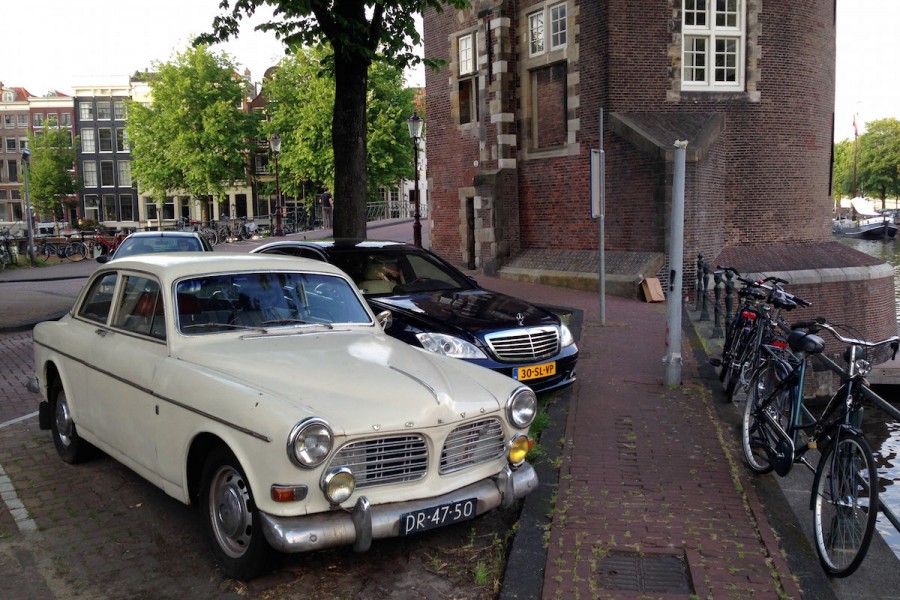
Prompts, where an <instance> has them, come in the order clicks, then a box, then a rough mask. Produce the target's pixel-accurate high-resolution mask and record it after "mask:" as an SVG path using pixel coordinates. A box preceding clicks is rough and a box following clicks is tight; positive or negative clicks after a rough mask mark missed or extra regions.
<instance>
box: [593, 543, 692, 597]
mask: <svg viewBox="0 0 900 600" xmlns="http://www.w3.org/2000/svg"><path fill="white" fill-rule="evenodd" d="M597 570H598V583H599V585H600V587H601V588H602V589H607V590H623V591H629V592H639V593H644V592H655V593H662V594H693V593H694V587H693V586H692V585H691V578H690V575H689V574H688V566H687V561H686V560H685V558H684V556H680V555H679V556H672V555H661V554H658V555H652V554H650V555H646V554H644V555H641V554H635V553H625V552H613V553H611V554H610V555H609V556H607V557H605V558H603V559H601V560H600V561H599V562H598V565H597Z"/></svg>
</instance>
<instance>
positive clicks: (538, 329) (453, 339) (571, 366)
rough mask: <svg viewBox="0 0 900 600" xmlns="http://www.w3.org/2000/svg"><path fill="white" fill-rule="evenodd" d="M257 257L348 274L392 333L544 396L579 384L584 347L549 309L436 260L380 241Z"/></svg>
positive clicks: (284, 246) (293, 246)
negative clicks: (386, 318) (385, 314)
mask: <svg viewBox="0 0 900 600" xmlns="http://www.w3.org/2000/svg"><path fill="white" fill-rule="evenodd" d="M251 252H253V253H263V254H283V255H287V256H299V257H304V258H312V259H316V260H322V261H325V262H329V263H332V264H334V265H337V266H338V267H340V268H341V269H343V270H344V272H346V273H347V274H348V275H350V277H351V278H352V279H353V281H355V282H356V285H357V286H358V287H359V289H360V291H361V292H362V294H363V296H364V297H365V298H366V300H367V301H368V302H369V305H370V306H371V307H372V310H373V311H374V312H376V313H378V312H381V311H384V310H388V311H390V312H391V315H392V323H391V325H390V326H389V327H388V328H387V330H386V331H387V333H388V334H390V335H391V336H393V337H395V338H397V339H400V340H402V341H404V342H406V343H408V344H412V345H414V346H419V347H421V348H424V349H426V350H429V351H431V352H436V353H439V354H444V355H447V356H451V357H454V358H461V359H463V360H467V361H469V362H473V363H475V364H478V365H481V366H484V367H487V368H489V369H493V370H495V371H499V372H501V373H503V374H505V375H508V376H510V377H513V378H514V379H517V380H519V381H521V382H523V383H526V384H528V385H529V386H530V387H531V388H532V389H534V390H535V391H537V392H544V391H547V390H552V389H555V388H559V387H562V386H566V385H568V384H570V383H572V382H573V381H575V363H576V362H577V361H578V347H577V346H576V345H575V340H574V339H573V337H572V334H571V332H570V331H569V328H568V327H566V325H565V324H564V323H563V322H562V321H561V320H560V318H559V316H558V315H557V314H555V313H553V312H551V311H549V310H546V309H544V308H541V307H539V306H535V305H533V304H530V303H528V302H526V301H524V300H520V299H518V298H513V297H511V296H507V295H505V294H499V293H497V292H492V291H489V290H486V289H484V288H481V287H479V286H478V284H477V283H476V282H475V280H474V279H472V278H471V277H469V276H467V275H466V274H465V273H462V272H461V271H459V270H458V269H456V268H455V267H454V266H453V265H451V264H450V263H448V262H447V261H445V260H443V259H442V258H440V257H439V256H437V255H436V254H434V253H432V252H429V251H427V250H424V249H422V248H417V247H416V246H413V245H411V244H404V243H401V242H390V241H374V240H347V239H338V240H306V241H299V240H296V241H295V240H284V241H277V242H272V243H269V244H265V245H263V246H260V247H258V248H255V249H253V250H252V251H251Z"/></svg>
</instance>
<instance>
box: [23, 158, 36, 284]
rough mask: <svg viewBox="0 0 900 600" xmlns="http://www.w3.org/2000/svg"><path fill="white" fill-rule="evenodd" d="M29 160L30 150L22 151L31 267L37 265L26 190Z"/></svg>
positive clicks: (29, 204)
mask: <svg viewBox="0 0 900 600" xmlns="http://www.w3.org/2000/svg"><path fill="white" fill-rule="evenodd" d="M29 160H31V150H29V149H28V148H25V149H24V150H22V173H23V174H24V176H25V220H26V221H27V223H28V260H29V262H31V266H32V267H34V266H36V265H37V257H35V255H34V223H33V219H32V218H31V193H30V192H29V190H28V162H29Z"/></svg>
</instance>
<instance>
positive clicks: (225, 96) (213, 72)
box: [127, 46, 259, 202]
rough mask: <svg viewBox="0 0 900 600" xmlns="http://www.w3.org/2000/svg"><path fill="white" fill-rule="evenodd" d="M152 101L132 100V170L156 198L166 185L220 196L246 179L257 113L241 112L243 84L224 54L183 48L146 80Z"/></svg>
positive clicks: (168, 188) (129, 121) (129, 123)
mask: <svg viewBox="0 0 900 600" xmlns="http://www.w3.org/2000/svg"><path fill="white" fill-rule="evenodd" d="M149 84H150V90H151V103H150V104H149V105H144V104H139V103H137V102H133V103H131V105H130V106H129V119H128V125H127V133H128V140H129V143H130V145H131V154H132V156H133V157H134V162H133V166H132V175H133V177H134V178H135V180H136V181H138V182H139V184H140V185H141V187H142V188H144V189H146V190H148V191H149V192H150V194H151V195H152V196H153V197H154V198H155V199H156V200H157V201H158V202H159V201H161V200H162V199H163V198H164V196H165V194H166V192H167V190H185V191H187V192H188V193H189V194H190V195H191V196H193V197H195V198H196V197H200V196H206V195H211V196H213V197H216V198H222V197H223V195H224V192H225V189H226V188H227V187H229V186H232V185H234V184H235V183H236V182H239V181H240V182H246V177H247V169H246V166H247V160H248V156H249V155H250V152H251V150H252V148H253V147H254V144H255V140H256V138H257V137H258V136H259V118H258V117H257V116H256V115H252V114H247V113H245V112H243V111H242V110H241V104H242V102H243V101H244V100H245V98H246V90H245V87H244V86H245V82H244V80H243V79H242V78H241V77H240V76H239V75H238V74H237V68H236V67H235V65H234V63H233V62H232V60H231V59H230V57H228V56H227V55H225V54H218V55H217V54H212V53H211V52H210V51H209V50H208V49H207V48H206V47H204V46H200V47H197V48H189V49H187V50H185V51H184V52H182V53H180V54H177V55H176V56H175V58H174V60H173V61H172V62H169V63H164V64H158V65H156V73H155V74H153V75H151V76H150V77H149Z"/></svg>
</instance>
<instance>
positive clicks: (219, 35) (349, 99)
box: [196, 0, 469, 237]
mask: <svg viewBox="0 0 900 600" xmlns="http://www.w3.org/2000/svg"><path fill="white" fill-rule="evenodd" d="M263 5H269V6H272V7H273V8H274V18H273V20H272V21H269V22H266V23H263V24H261V25H258V26H257V29H259V30H262V31H271V32H273V33H274V34H275V36H276V37H277V38H278V39H280V40H282V41H283V42H284V43H285V45H287V46H288V47H289V48H301V47H306V46H309V47H314V48H326V49H328V50H330V52H329V53H327V54H326V55H325V59H324V60H323V67H324V68H325V69H326V70H329V71H331V72H332V73H333V74H334V80H335V102H334V109H333V118H332V122H331V123H332V125H331V143H332V149H333V155H334V196H335V200H336V202H335V212H334V234H335V236H336V237H365V235H366V220H365V212H366V207H365V204H366V200H367V197H368V190H369V183H368V172H367V167H368V166H369V164H368V160H367V156H366V152H367V148H368V141H367V139H366V138H367V125H368V124H369V119H368V114H367V111H366V106H367V102H368V101H369V87H368V77H369V67H370V66H371V65H372V64H373V63H379V62H385V63H389V64H391V65H393V66H394V67H396V68H397V69H399V70H401V71H402V69H404V68H405V67H407V66H409V65H415V64H418V63H419V62H421V61H422V60H423V59H421V58H420V57H419V56H417V55H416V53H415V47H416V46H417V45H419V44H420V43H421V37H420V36H419V33H418V31H416V22H415V16H416V15H417V14H421V13H422V12H423V11H425V10H430V9H434V10H438V11H440V10H443V9H444V7H446V6H449V7H454V8H464V7H468V6H469V1H468V0H355V1H352V2H335V1H334V0H234V2H231V0H222V2H221V3H220V5H219V6H220V7H221V8H222V11H223V12H222V14H220V15H219V16H217V17H216V18H215V19H214V20H213V24H212V28H213V31H212V33H209V34H205V35H202V36H200V37H199V38H198V39H197V41H196V43H201V44H202V43H213V42H217V41H224V40H227V39H229V38H230V37H232V36H235V35H237V33H238V31H239V29H240V21H241V19H243V17H244V16H245V15H252V14H254V12H255V11H256V9H257V8H259V7H260V6H263ZM424 60H425V62H426V63H428V64H431V65H435V64H436V61H433V60H429V59H424Z"/></svg>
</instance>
